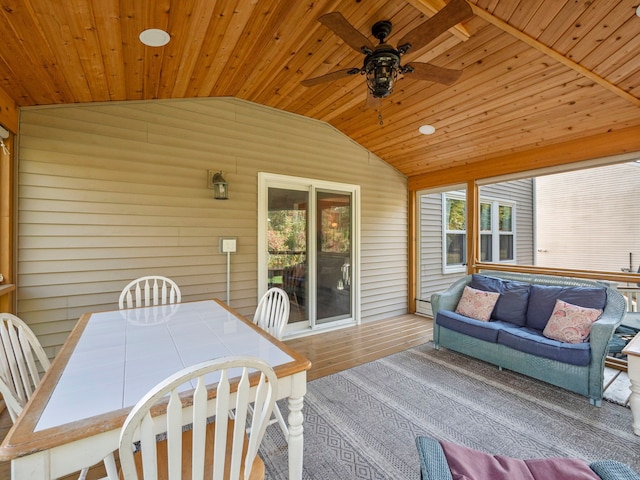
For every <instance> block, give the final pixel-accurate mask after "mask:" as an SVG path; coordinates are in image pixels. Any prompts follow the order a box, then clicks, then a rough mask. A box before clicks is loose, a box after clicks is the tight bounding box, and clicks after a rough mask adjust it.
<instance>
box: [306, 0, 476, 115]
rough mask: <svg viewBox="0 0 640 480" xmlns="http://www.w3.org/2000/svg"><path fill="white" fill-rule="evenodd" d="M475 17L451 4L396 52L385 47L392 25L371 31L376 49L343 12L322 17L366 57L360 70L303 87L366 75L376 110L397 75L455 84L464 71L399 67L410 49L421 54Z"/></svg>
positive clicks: (462, 4)
mask: <svg viewBox="0 0 640 480" xmlns="http://www.w3.org/2000/svg"><path fill="white" fill-rule="evenodd" d="M472 16H473V10H471V7H470V6H469V5H468V4H467V2H466V1H465V0H451V1H450V2H449V3H448V4H447V5H446V6H445V7H444V8H443V9H442V10H440V11H439V12H438V13H436V14H435V15H434V16H433V17H431V18H429V19H428V20H427V21H426V22H424V23H422V24H420V25H418V26H417V27H416V28H414V29H413V30H411V31H410V32H409V33H407V34H406V35H405V36H404V37H402V38H401V39H400V41H399V42H398V44H397V45H398V46H397V47H396V48H393V47H392V46H391V45H389V44H388V43H385V40H386V38H387V37H388V36H389V34H390V33H391V27H392V25H391V22H390V21H388V20H382V21H379V22H376V23H375V24H374V25H373V27H372V28H371V33H372V34H373V36H374V37H375V38H377V39H378V41H379V42H380V43H379V44H378V45H376V46H374V45H373V44H372V43H371V41H370V40H369V39H368V38H367V37H365V36H364V35H363V34H362V33H360V32H359V31H358V30H357V29H356V28H355V27H354V26H353V25H351V24H350V23H349V22H348V21H347V19H346V18H344V16H343V15H342V14H341V13H340V12H332V13H327V14H325V15H322V16H321V17H319V18H318V21H319V22H320V23H322V24H323V25H325V26H326V27H328V28H330V29H331V30H332V31H333V33H335V34H336V35H338V36H339V37H340V38H342V40H344V41H345V43H346V44H347V45H349V46H350V47H351V48H353V49H354V50H356V51H358V52H361V53H363V54H364V55H365V57H364V63H363V65H362V67H361V68H357V67H354V68H347V69H344V70H338V71H336V72H331V73H327V74H326V75H322V76H320V77H315V78H308V79H306V80H303V81H302V82H301V84H302V85H303V86H305V87H311V86H313V85H318V84H320V83H324V82H331V81H333V80H338V79H340V78H344V77H347V76H349V75H355V74H357V73H359V74H361V75H365V76H366V79H367V87H368V94H367V104H366V106H367V107H370V106H374V105H375V104H376V103H378V102H379V101H380V99H382V98H385V97H387V96H389V94H391V92H392V90H393V86H394V84H395V82H396V79H397V78H398V74H411V75H412V76H413V78H415V79H417V80H428V81H430V82H438V83H442V84H445V85H451V84H452V83H454V82H455V81H456V80H458V78H460V75H461V74H462V71H461V70H453V69H450V68H444V67H438V66H437V65H432V64H430V63H420V62H412V63H408V64H406V65H401V64H400V57H402V55H404V54H405V53H407V52H408V51H409V49H413V50H418V49H420V48H422V47H424V46H426V45H427V44H429V43H430V42H432V41H433V40H435V39H436V38H437V37H438V36H439V35H440V34H441V33H444V32H445V31H447V30H449V29H450V28H451V27H453V26H454V25H456V24H458V23H460V22H462V21H463V20H466V19H468V18H470V17H472Z"/></svg>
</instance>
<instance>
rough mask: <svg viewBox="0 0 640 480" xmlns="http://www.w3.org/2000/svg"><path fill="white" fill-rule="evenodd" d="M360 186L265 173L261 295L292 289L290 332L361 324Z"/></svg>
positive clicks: (262, 177) (262, 178)
mask: <svg viewBox="0 0 640 480" xmlns="http://www.w3.org/2000/svg"><path fill="white" fill-rule="evenodd" d="M358 194H359V188H358V187H357V186H355V185H346V184H340V183H335V182H325V181H319V180H309V179H302V178H297V177H286V176H283V175H275V174H266V173H264V174H263V173H261V174H259V198H260V208H259V214H258V225H259V228H258V294H259V295H263V294H264V292H265V291H266V290H267V289H268V288H271V287H280V288H282V289H283V290H285V291H286V292H287V294H288V296H289V301H290V303H291V309H290V316H289V324H288V326H287V330H286V332H285V334H286V333H294V332H303V331H304V330H307V329H315V328H319V327H322V328H326V327H333V326H336V325H341V324H351V323H358V321H359V316H360V309H359V307H358V300H359V291H358V287H357V283H358V282H357V280H358V278H359V277H358V262H357V259H358V232H359V228H358V225H359V221H358V218H359V215H358V211H359V210H358Z"/></svg>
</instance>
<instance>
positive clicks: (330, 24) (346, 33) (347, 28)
mask: <svg viewBox="0 0 640 480" xmlns="http://www.w3.org/2000/svg"><path fill="white" fill-rule="evenodd" d="M318 21H319V22H320V23H322V24H323V25H324V26H326V27H327V28H330V29H331V30H332V31H333V33H335V34H336V35H338V36H339V37H340V38H341V39H342V40H344V41H345V43H346V44H347V45H349V46H350V47H351V48H353V49H354V50H356V51H358V52H360V53H363V51H362V47H366V48H368V49H369V50H373V48H374V47H373V44H372V43H371V41H370V40H369V39H368V38H367V37H365V36H364V35H363V34H362V33H360V32H359V31H358V30H356V28H355V27H354V26H353V25H351V24H350V23H349V22H348V21H347V19H346V18H344V16H343V15H342V14H341V13H340V12H331V13H327V14H325V15H322V16H321V17H320V18H318Z"/></svg>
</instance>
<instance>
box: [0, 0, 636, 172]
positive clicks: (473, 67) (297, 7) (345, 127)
mask: <svg viewBox="0 0 640 480" xmlns="http://www.w3.org/2000/svg"><path fill="white" fill-rule="evenodd" d="M469 3H470V4H471V5H472V7H473V10H474V13H475V15H474V16H473V17H472V18H471V19H470V20H469V21H467V22H466V23H465V24H464V25H462V26H458V28H455V29H451V30H450V31H449V32H446V33H444V34H442V35H441V36H440V37H438V38H437V39H436V41H434V42H432V43H431V44H429V45H428V46H427V47H425V48H423V49H421V50H418V51H417V52H414V53H411V52H409V54H407V55H406V58H405V59H404V60H403V63H407V62H410V61H421V62H432V63H434V64H436V65H439V66H445V67H448V68H455V69H462V70H463V74H462V77H461V78H460V79H459V80H458V81H457V82H456V83H455V84H454V85H452V86H449V87H447V86H443V85H440V84H435V83H430V82H426V81H417V80H414V79H412V78H411V76H410V75H406V76H405V78H402V79H401V80H400V81H399V82H398V84H397V86H396V88H395V90H394V92H393V93H392V94H391V96H390V97H388V98H387V99H385V100H384V101H383V102H382V105H381V107H380V108H378V109H365V108H364V103H365V97H366V87H365V82H364V78H363V77H362V76H360V75H355V76H352V77H348V78H345V79H342V80H337V81H334V82H331V83H326V84H321V85H318V86H314V87H309V88H306V87H303V86H301V85H300V82H301V80H304V79H306V78H310V77H315V76H318V75H322V74H325V73H328V72H332V71H335V70H340V69H345V68H349V67H360V66H361V65H362V60H363V56H362V55H361V54H359V53H357V52H355V51H354V50H353V49H351V48H350V47H349V46H347V45H346V44H345V43H344V42H343V41H342V40H341V39H340V38H339V37H337V36H336V35H335V34H333V33H332V32H331V31H330V30H329V29H328V28H326V27H325V26H323V25H322V24H321V23H319V22H318V21H317V18H318V17H319V16H320V15H322V14H324V13H327V12H334V11H339V12H341V13H342V14H343V15H344V16H345V17H346V18H347V19H348V20H349V22H351V23H352V24H353V25H354V26H355V27H356V28H357V29H358V30H359V31H360V32H362V33H363V34H365V35H367V36H368V37H369V38H371V36H370V30H371V26H372V24H373V23H375V22H376V21H378V20H381V19H387V20H391V22H392V23H393V29H394V31H393V32H392V35H391V37H390V38H389V43H391V44H392V45H395V43H396V42H397V40H398V39H399V38H401V36H402V35H403V34H404V33H407V32H408V31H410V30H411V29H413V28H414V27H416V26H417V25H419V24H421V23H422V22H424V21H425V20H426V18H427V17H429V16H431V15H432V14H433V12H434V11H437V10H438V9H440V8H442V7H443V6H444V2H443V0H406V1H403V0H367V1H366V2H363V1H361V0H348V1H347V0H318V1H314V2H291V1H289V0H253V1H244V0H242V1H239V0H218V1H214V0H179V1H178V0H173V1H171V0H161V1H154V2H151V1H140V0H65V1H51V0H24V1H21V2H16V1H5V2H3V7H2V9H0V38H1V39H2V45H1V46H0V90H1V91H0V108H1V109H2V112H0V113H4V114H5V115H6V113H7V112H10V111H11V110H12V109H15V108H16V106H17V107H21V106H31V105H48V104H63V103H76V102H102V101H116V100H140V99H154V98H184V97H199V96H203V97H208V96H234V97H238V98H242V99H246V100H250V101H253V102H257V103H260V104H263V105H267V106H270V107H274V108H277V109H281V110H285V111H288V112H292V113H296V114H300V115H304V116H307V117H312V118H315V119H319V120H323V121H326V122H328V123H330V124H331V125H333V126H335V127H336V128H337V129H338V130H340V131H342V132H344V133H345V134H346V135H348V136H349V137H351V138H352V139H353V140H355V141H356V142H358V143H360V144H361V145H363V146H364V147H366V148H367V149H369V150H371V151H372V152H374V153H375V154H377V155H378V156H380V157H381V158H382V159H384V160H385V161H387V162H388V163H390V164H391V165H393V166H394V167H396V168H397V169H398V170H400V171H401V172H403V173H404V174H406V175H407V176H417V175H424V174H428V173H430V172H434V171H436V170H441V169H445V168H449V167H461V166H470V165H474V164H478V163H479V162H484V161H486V160H489V159H495V158H501V157H502V158H504V157H505V156H508V155H512V154H514V153H518V152H525V151H530V150H532V149H537V148H541V147H542V148H548V147H549V146H551V145H554V144H558V143H563V142H576V143H575V145H579V142H578V141H579V140H581V139H584V138H586V137H592V136H597V135H604V137H601V138H603V141H606V138H607V137H606V134H609V133H616V132H617V133H618V135H619V134H620V131H623V130H624V129H628V128H629V127H632V128H631V131H634V132H636V129H635V127H640V108H639V107H640V99H639V98H638V91H640V88H639V87H640V60H638V53H640V18H639V17H638V16H636V14H635V11H636V7H637V5H638V1H637V0H598V1H591V0H470V2H469ZM145 28H162V29H166V30H167V31H168V32H169V33H170V35H171V42H170V43H169V44H168V45H167V46H165V47H160V48H149V47H144V46H143V45H142V44H141V43H140V42H139V41H138V34H139V33H140V32H141V31H142V30H144V29H145ZM467 33H468V35H469V38H468V39H467ZM379 114H381V115H382V119H383V125H380V124H379V119H378V116H379ZM2 118H3V117H2V115H1V114H0V123H2V122H1V119H2ZM422 124H431V125H433V126H435V127H436V133H435V134H434V135H431V136H423V135H420V134H419V132H418V127H419V126H420V125H422ZM635 136H636V137H637V136H638V135H635ZM625 148H627V149H628V148H633V146H632V147H629V145H626V144H624V142H623V144H621V147H620V149H622V150H624V149H625ZM585 155H588V152H585ZM474 167H475V168H478V165H474Z"/></svg>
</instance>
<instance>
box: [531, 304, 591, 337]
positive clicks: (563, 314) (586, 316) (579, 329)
mask: <svg viewBox="0 0 640 480" xmlns="http://www.w3.org/2000/svg"><path fill="white" fill-rule="evenodd" d="M600 315H602V310H597V309H595V308H586V307H579V306H577V305H573V304H571V303H567V302H564V301H562V300H556V306H555V307H554V309H553V313H551V317H550V318H549V322H547V326H546V327H545V328H544V331H543V332H542V334H543V335H544V336H545V337H547V338H553V339H554V340H559V341H561V342H566V343H581V342H586V341H587V340H588V338H589V332H591V324H592V323H593V322H595V321H596V320H597V319H598V318H600Z"/></svg>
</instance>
